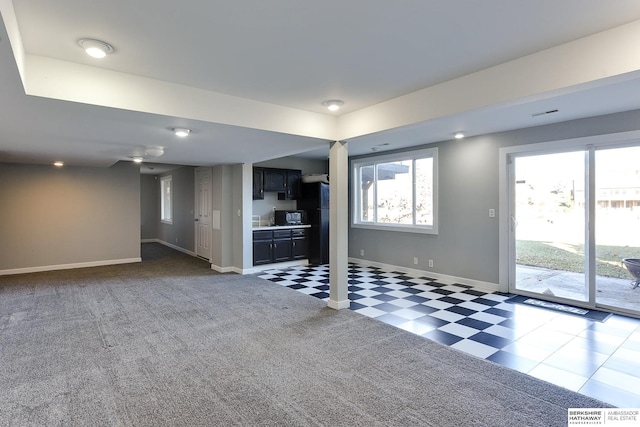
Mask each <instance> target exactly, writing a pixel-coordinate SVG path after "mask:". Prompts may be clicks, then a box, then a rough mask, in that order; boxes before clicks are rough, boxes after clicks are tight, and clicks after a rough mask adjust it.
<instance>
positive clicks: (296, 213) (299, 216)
mask: <svg viewBox="0 0 640 427" xmlns="http://www.w3.org/2000/svg"><path fill="white" fill-rule="evenodd" d="M306 223H307V213H306V212H305V211H301V210H286V211H275V225H302V224H306Z"/></svg>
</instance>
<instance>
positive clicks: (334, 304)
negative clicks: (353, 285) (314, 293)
mask: <svg viewBox="0 0 640 427" xmlns="http://www.w3.org/2000/svg"><path fill="white" fill-rule="evenodd" d="M327 306H328V307H329V308H333V309H334V310H342V309H344V308H349V307H351V301H350V300H348V299H347V300H344V301H334V300H332V299H330V300H329V301H327Z"/></svg>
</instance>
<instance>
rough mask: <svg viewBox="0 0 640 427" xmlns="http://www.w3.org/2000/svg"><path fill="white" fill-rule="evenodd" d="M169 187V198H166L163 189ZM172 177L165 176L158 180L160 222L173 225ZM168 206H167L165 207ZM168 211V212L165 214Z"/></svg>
mask: <svg viewBox="0 0 640 427" xmlns="http://www.w3.org/2000/svg"><path fill="white" fill-rule="evenodd" d="M167 186H168V187H169V197H166V194H165V188H166V187H167ZM174 198H175V197H174V194H173V176H172V175H167V176H163V177H162V178H160V222H162V223H164V224H173V199H174ZM167 204H168V206H167ZM167 211H168V212H167Z"/></svg>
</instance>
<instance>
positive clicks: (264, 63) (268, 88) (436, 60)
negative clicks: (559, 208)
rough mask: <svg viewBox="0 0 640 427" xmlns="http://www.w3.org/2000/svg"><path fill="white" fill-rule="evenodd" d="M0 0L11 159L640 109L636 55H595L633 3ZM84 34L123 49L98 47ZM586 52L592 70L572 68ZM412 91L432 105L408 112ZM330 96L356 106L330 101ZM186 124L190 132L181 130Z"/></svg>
mask: <svg viewBox="0 0 640 427" xmlns="http://www.w3.org/2000/svg"><path fill="white" fill-rule="evenodd" d="M0 12H1V13H2V18H3V25H2V26H1V27H0V30H1V31H0V97H1V98H0V113H1V114H0V161H10V162H31V163H49V162H51V161H53V160H57V159H61V160H64V161H65V162H66V163H67V164H72V165H73V164H75V165H92V166H108V165H110V164H113V163H114V162H116V161H118V160H126V159H129V158H130V157H131V156H134V155H139V154H142V153H143V152H144V147H145V146H147V145H159V146H163V147H165V155H163V156H162V157H160V158H157V159H149V161H150V162H154V161H157V162H160V161H162V162H164V163H172V164H188V165H212V164H220V163H238V162H255V161H261V160H266V159H269V158H274V157H282V156H286V155H302V156H326V153H327V147H328V141H330V140H332V139H337V138H338V137H342V136H346V137H347V139H348V140H349V150H350V153H352V154H363V153H366V152H370V150H371V147H372V146H375V145H379V144H383V143H389V144H390V145H389V146H387V147H388V148H400V147H406V146H411V145H416V144H423V143H428V142H435V141H441V140H447V139H450V138H451V135H452V133H453V132H454V131H456V130H465V131H467V132H468V133H470V134H475V135H477V134H483V133H488V132H495V131H502V130H508V129H515V128H521V127H528V126H536V125H539V124H546V123H551V122H558V121H564V120H569V119H573V118H580V117H589V116H594V115H599V114H606V113H612V112H617V111H624V110H630V109H637V108H640V101H639V100H638V97H637V96H636V94H637V93H640V74H639V73H638V72H636V71H637V70H640V66H638V64H636V63H635V62H633V63H630V64H627V63H625V64H624V65H618V63H617V62H616V66H615V67H614V66H612V67H608V66H607V65H608V63H609V61H607V60H606V52H607V49H608V46H605V49H604V52H605V54H602V55H603V56H604V57H603V61H601V64H602V65H601V66H594V65H593V64H594V63H595V64H598V62H596V61H595V60H596V59H597V58H593V57H592V56H593V55H591V54H590V53H589V52H590V51H585V46H593V47H594V49H596V51H597V49H598V46H599V45H602V44H603V43H612V44H613V41H616V40H617V39H616V37H624V35H625V34H628V32H627V33H624V32H616V27H621V28H630V29H631V30H633V31H635V29H636V27H637V25H635V26H634V23H636V24H637V23H638V22H637V21H639V20H640V2H638V1H637V0H615V1H607V2H603V1H601V0H563V1H561V2H559V1H557V0H537V1H535V2H524V1H513V0H487V1H482V2H479V1H477V0H451V1H446V2H444V1H440V2H436V1H425V0H404V1H402V2H390V1H388V0H349V1H344V0H342V1H323V2H305V1H300V0H271V1H264V0H238V1H233V2H231V1H211V0H188V1H183V2H180V3H179V4H178V3H176V2H175V1H169V0H136V1H131V0H111V1H109V2H94V1H86V0H56V1H55V2H52V1H50V0H13V1H11V0H0ZM625 24H629V25H626V26H625ZM623 26H624V27H623ZM631 30H629V31H631ZM601 32H604V33H601ZM598 33H601V34H600V35H598ZM634 34H635V33H634ZM592 35H596V36H595V37H597V38H593V39H585V40H591V41H589V42H587V41H584V42H579V43H582V44H576V43H573V41H574V40H578V39H581V38H584V37H587V36H592ZM592 37H594V36H592ZM80 38H97V39H100V40H104V41H106V42H108V43H110V44H112V45H113V46H114V48H115V52H114V53H113V54H112V55H110V56H108V57H107V58H105V59H103V60H95V59H92V58H89V57H87V56H86V55H85V54H84V53H83V51H82V50H81V49H80V47H79V46H78V44H77V41H78V39H80ZM627 38H628V37H627ZM622 44H624V43H622ZM620 45H621V43H615V46H613V45H612V46H611V50H612V51H615V50H616V49H620V48H619V47H618V46H620ZM636 45H637V43H636ZM614 47H615V49H614ZM545 52H548V53H549V55H551V54H553V55H557V56H556V57H558V58H562V59H561V60H559V61H558V62H557V63H554V62H550V61H549V59H548V58H550V57H553V56H549V55H547V53H545ZM585 52H587V53H585ZM613 53H618V52H612V54H613ZM635 53H636V56H638V55H637V48H636V52H635ZM623 54H624V52H620V54H619V55H618V56H616V57H615V60H614V59H612V60H611V61H610V62H611V63H613V62H615V61H618V62H620V63H621V62H624V61H623V60H621V59H620V57H624V55H623ZM545 55H546V56H545ZM519 58H521V59H519ZM545 58H546V59H545ZM589 60H591V61H593V62H589V63H588V64H587V65H588V66H585V68H589V69H590V71H591V72H592V74H593V75H589V76H582V75H580V74H581V73H580V72H576V69H577V68H576V69H573V68H571V66H570V65H568V66H562V67H561V66H560V65H561V62H562V61H567V64H580V63H581V61H589ZM518 61H520V62H518ZM526 61H529V62H526ZM544 61H546V63H545V62H544ZM635 61H637V60H635ZM563 63H564V62H563ZM501 64H502V65H501ZM514 64H515V65H514ZM518 64H520V65H518ZM527 64H534V65H535V66H528V68H518V69H519V70H522V69H530V70H543V71H542V72H538V73H533V72H532V74H531V75H529V76H522V75H521V74H522V73H518V74H519V75H518V78H520V79H521V80H519V81H518V82H516V83H517V84H518V85H519V86H516V83H513V82H510V81H505V80H502V81H501V80H499V79H495V78H494V77H491V78H493V80H492V81H493V82H494V84H496V87H495V90H491V91H489V90H488V88H486V87H484V88H483V87H480V88H478V90H481V89H484V90H486V93H484V94H479V95H477V94H476V95H474V93H472V92H475V91H476V88H475V87H474V86H468V85H467V86H464V85H465V84H467V83H465V82H467V81H474V80H473V79H480V80H475V81H478V82H482V81H483V80H482V78H485V77H483V76H485V75H486V73H492V72H495V73H497V74H495V75H499V73H501V72H502V70H503V69H504V70H507V69H508V67H514V66H519V67H524V66H525V65H527ZM500 67H502V68H500ZM576 67H577V65H576ZM600 68H602V69H600ZM608 68H611V69H608ZM492 70H493V71H492ZM545 70H548V75H545V76H542V77H540V74H545V73H546V72H547V71H545ZM621 70H622V71H621ZM596 77H597V78H596ZM486 78H487V79H488V78H489V77H486ZM545 79H546V80H545ZM516 80H517V79H516ZM486 81H489V80H486ZM540 82H542V83H540ZM89 83H91V85H90V84H89ZM543 83H544V84H543ZM92 85H99V87H97V86H92ZM510 85H512V86H513V87H512V88H510ZM478 86H486V85H482V84H478ZM538 86H539V87H538ZM462 87H466V88H467V92H468V99H461V98H460V97H461V93H460V90H459V88H462ZM469 88H471V90H469ZM447 91H448V92H447ZM502 92H505V93H507V92H508V93H509V95H508V96H505V95H503V94H502ZM434 93H437V94H438V96H436V97H435V98H434V95H433V94H434ZM449 95H451V99H453V98H456V97H458V98H460V99H459V100H457V101H456V102H457V103H456V102H453V101H452V103H451V105H450V106H449V105H444V104H447V102H442V100H443V99H444V100H447V99H450V98H449ZM416 97H421V98H420V99H421V100H422V101H421V102H422V103H421V104H419V105H420V106H421V107H420V108H423V107H424V112H422V111H420V112H418V113H416V114H413V115H412V114H406V111H410V107H411V105H412V104H411V103H412V102H414V101H412V100H413V99H416ZM326 99H342V100H344V102H345V105H344V107H343V109H341V110H340V111H339V112H338V113H329V112H327V111H326V110H325V109H324V107H323V106H322V105H321V103H322V101H323V100H326ZM425 100H434V101H433V102H434V103H435V101H438V105H437V106H432V105H428V104H429V101H425ZM223 101H224V102H223ZM425 102H426V104H425ZM92 104H93V105H92ZM454 104H455V105H454ZM425 105H426V107H425ZM225 106H227V107H225ZM398 106H400V107H401V108H397V107H398ZM550 109H558V110H559V112H558V113H556V114H550V115H547V116H543V117H536V118H533V117H531V115H532V114H534V113H537V112H540V111H547V110H550ZM427 110H429V111H427ZM395 111H398V115H399V116H400V115H402V116H403V117H397V118H396V117H391V116H393V115H394V112H395ZM381 115H383V117H384V118H383V119H382V120H381V118H380V117H381ZM410 116H411V117H410ZM363 123H364V124H363ZM176 126H178V127H189V128H191V129H193V132H192V134H191V135H190V136H189V137H188V138H187V139H180V140H178V139H177V138H176V137H175V136H173V135H172V134H171V132H170V129H171V128H172V127H176Z"/></svg>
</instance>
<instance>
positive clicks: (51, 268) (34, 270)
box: [0, 257, 142, 276]
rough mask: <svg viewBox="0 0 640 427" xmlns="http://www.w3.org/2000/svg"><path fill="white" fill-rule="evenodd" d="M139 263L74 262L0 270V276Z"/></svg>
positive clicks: (118, 261) (119, 261)
mask: <svg viewBox="0 0 640 427" xmlns="http://www.w3.org/2000/svg"><path fill="white" fill-rule="evenodd" d="M141 261H142V258H140V257H138V258H123V259H109V260H104V261H88V262H76V263H72V264H57V265H42V266H38V267H24V268H11V269H8V270H0V276H9V275H11V274H26V273H41V272H43V271H55V270H71V269H73V268H86V267H101V266H105V265H116V264H131V263H134V262H141Z"/></svg>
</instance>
